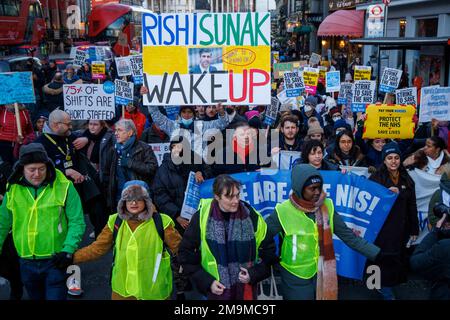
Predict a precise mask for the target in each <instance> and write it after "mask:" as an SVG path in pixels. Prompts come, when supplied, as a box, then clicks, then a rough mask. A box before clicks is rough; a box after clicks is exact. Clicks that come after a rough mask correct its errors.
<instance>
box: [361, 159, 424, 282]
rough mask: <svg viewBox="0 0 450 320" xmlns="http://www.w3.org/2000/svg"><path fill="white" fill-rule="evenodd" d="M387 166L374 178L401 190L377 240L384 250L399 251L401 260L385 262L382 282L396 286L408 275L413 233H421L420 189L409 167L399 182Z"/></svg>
mask: <svg viewBox="0 0 450 320" xmlns="http://www.w3.org/2000/svg"><path fill="white" fill-rule="evenodd" d="M386 171H387V169H386V167H385V165H382V166H381V167H380V168H379V169H378V170H377V171H376V172H375V173H374V174H373V175H371V176H370V178H369V179H370V180H372V181H375V182H377V183H379V184H381V185H383V186H384V187H386V188H390V187H397V188H398V189H399V190H400V194H399V195H398V197H397V199H396V200H395V203H394V205H393V206H392V208H391V211H390V212H389V214H388V216H387V218H386V220H385V221H384V224H383V226H382V228H381V230H380V232H379V233H378V236H377V238H376V239H375V242H374V244H375V245H377V246H378V247H380V249H381V251H382V252H384V253H395V254H397V255H398V258H399V259H398V261H397V262H392V261H391V263H389V264H387V263H385V264H381V265H380V267H381V285H382V286H395V285H398V284H400V283H402V282H405V281H406V280H407V279H406V278H407V268H408V260H407V258H408V257H407V250H406V249H407V248H406V244H407V242H408V240H409V237H410V236H412V235H418V234H419V220H418V217H417V205H416V191H415V187H414V181H413V180H412V179H411V178H410V176H409V175H408V173H407V172H406V170H401V171H400V177H399V182H398V184H397V185H395V184H394V182H392V180H391V179H390V178H387V175H388V174H387V173H386Z"/></svg>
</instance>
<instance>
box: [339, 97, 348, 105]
mask: <svg viewBox="0 0 450 320" xmlns="http://www.w3.org/2000/svg"><path fill="white" fill-rule="evenodd" d="M337 103H338V104H347V98H338V99H337Z"/></svg>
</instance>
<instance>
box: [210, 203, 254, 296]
mask: <svg viewBox="0 0 450 320" xmlns="http://www.w3.org/2000/svg"><path fill="white" fill-rule="evenodd" d="M225 215H228V216H229V219H227V218H228V217H226V216H225ZM206 241H207V242H208V246H209V248H210V250H211V253H212V254H213V255H214V257H215V258H216V262H217V266H218V271H219V277H220V283H222V284H223V285H224V286H225V287H226V289H225V290H224V293H223V294H222V295H220V296H217V295H214V294H212V293H209V294H208V299H209V300H243V299H244V291H245V292H247V290H246V289H248V285H244V284H243V283H241V282H239V272H240V267H244V268H247V269H248V268H250V267H251V266H252V264H253V262H254V261H255V259H256V243H255V232H254V229H253V223H252V220H251V218H250V211H249V210H248V209H247V208H246V207H245V206H244V205H243V204H242V202H241V203H240V204H239V208H238V210H237V211H236V212H230V213H228V212H227V213H225V212H222V211H221V210H220V208H219V204H218V202H217V201H216V200H213V201H212V203H211V212H210V215H209V219H208V223H207V226H206ZM246 286H247V288H246ZM252 289H253V288H252ZM255 289H256V287H255ZM252 291H253V292H252V294H251V295H252V296H253V297H254V296H255V293H256V292H254V290H252ZM246 296H247V294H246Z"/></svg>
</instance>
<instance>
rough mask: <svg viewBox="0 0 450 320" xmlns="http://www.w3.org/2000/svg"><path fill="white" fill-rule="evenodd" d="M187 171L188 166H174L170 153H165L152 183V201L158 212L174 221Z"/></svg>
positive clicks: (187, 177) (181, 204)
mask: <svg viewBox="0 0 450 320" xmlns="http://www.w3.org/2000/svg"><path fill="white" fill-rule="evenodd" d="M189 171H190V168H189V166H186V165H175V164H174V163H173V161H172V159H171V157H170V153H166V154H165V155H164V158H163V162H162V163H161V166H160V167H159V168H158V171H157V172H156V175H155V180H154V181H153V186H152V189H153V193H154V199H153V200H154V201H155V204H156V206H157V208H158V210H159V211H160V212H162V213H165V214H167V215H169V216H170V217H171V218H172V219H173V220H174V221H175V219H176V218H177V217H178V216H179V215H180V211H181V207H182V206H183V200H184V191H185V190H186V186H187V182H188V179H189Z"/></svg>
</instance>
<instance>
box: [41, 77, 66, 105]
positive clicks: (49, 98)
mask: <svg viewBox="0 0 450 320" xmlns="http://www.w3.org/2000/svg"><path fill="white" fill-rule="evenodd" d="M63 85H64V83H63V82H55V81H52V82H50V83H49V84H48V85H47V86H48V88H49V89H52V90H59V91H61V92H60V93H58V94H51V93H44V103H45V106H46V109H47V110H48V111H49V112H52V111H53V110H55V109H56V108H58V107H60V109H64V97H63V91H62V87H63ZM44 91H45V89H44ZM59 91H58V92H59Z"/></svg>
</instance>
